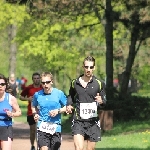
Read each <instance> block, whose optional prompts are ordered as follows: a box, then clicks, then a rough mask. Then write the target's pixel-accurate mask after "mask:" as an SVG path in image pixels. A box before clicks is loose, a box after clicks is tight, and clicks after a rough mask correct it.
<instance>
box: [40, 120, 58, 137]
mask: <svg viewBox="0 0 150 150" xmlns="http://www.w3.org/2000/svg"><path fill="white" fill-rule="evenodd" d="M56 129H57V124H55V123H50V122H41V123H40V127H39V130H40V131H42V132H46V133H50V134H52V135H53V134H54V133H55V132H56Z"/></svg>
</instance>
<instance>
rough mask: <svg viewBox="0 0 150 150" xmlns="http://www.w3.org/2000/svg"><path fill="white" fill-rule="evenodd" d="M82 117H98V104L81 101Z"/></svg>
mask: <svg viewBox="0 0 150 150" xmlns="http://www.w3.org/2000/svg"><path fill="white" fill-rule="evenodd" d="M80 117H81V118H82V119H89V118H93V117H97V105H96V102H93V103H80Z"/></svg>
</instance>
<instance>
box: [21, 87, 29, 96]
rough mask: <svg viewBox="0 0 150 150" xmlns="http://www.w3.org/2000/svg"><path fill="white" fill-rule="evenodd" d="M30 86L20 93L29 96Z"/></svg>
mask: <svg viewBox="0 0 150 150" xmlns="http://www.w3.org/2000/svg"><path fill="white" fill-rule="evenodd" d="M28 89H29V88H28V87H26V88H25V89H24V90H23V91H22V92H21V93H20V95H21V96H23V97H25V96H27V95H28Z"/></svg>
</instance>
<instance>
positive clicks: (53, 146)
mask: <svg viewBox="0 0 150 150" xmlns="http://www.w3.org/2000/svg"><path fill="white" fill-rule="evenodd" d="M37 137H38V146H39V148H41V147H42V146H47V147H48V148H49V149H50V150H59V148H60V145H61V133H60V132H56V133H54V134H53V135H51V134H49V133H45V132H41V131H39V130H38V131H37Z"/></svg>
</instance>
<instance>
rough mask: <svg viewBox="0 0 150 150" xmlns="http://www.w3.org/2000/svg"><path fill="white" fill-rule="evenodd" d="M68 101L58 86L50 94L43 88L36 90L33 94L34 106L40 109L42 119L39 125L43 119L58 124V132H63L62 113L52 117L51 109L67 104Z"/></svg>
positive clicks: (38, 124)
mask: <svg viewBox="0 0 150 150" xmlns="http://www.w3.org/2000/svg"><path fill="white" fill-rule="evenodd" d="M66 103H67V98H66V96H65V94H64V93H63V92H62V91H61V90H58V89H57V88H53V89H52V92H51V93H50V94H45V93H44V91H43V90H40V91H38V92H36V93H35V94H34V96H33V100H32V106H35V107H37V108H38V109H39V112H38V114H39V116H40V119H39V121H38V123H37V127H39V126H40V123H41V122H42V121H43V122H51V123H55V124H57V125H58V126H57V129H56V132H61V114H58V115H56V116H55V117H51V116H50V115H49V111H51V110H54V109H59V108H61V107H63V106H66Z"/></svg>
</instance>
